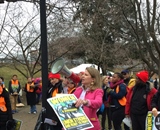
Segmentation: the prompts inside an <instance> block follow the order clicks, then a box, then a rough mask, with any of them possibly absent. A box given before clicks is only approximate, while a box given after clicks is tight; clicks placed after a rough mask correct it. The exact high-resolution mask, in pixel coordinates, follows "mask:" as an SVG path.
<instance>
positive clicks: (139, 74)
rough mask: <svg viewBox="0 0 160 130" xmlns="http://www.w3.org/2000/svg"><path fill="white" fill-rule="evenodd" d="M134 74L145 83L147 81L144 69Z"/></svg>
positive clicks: (146, 73)
mask: <svg viewBox="0 0 160 130" xmlns="http://www.w3.org/2000/svg"><path fill="white" fill-rule="evenodd" d="M136 76H137V77H138V78H139V79H140V80H142V81H143V82H145V83H146V82H147V81H148V72H147V71H145V70H143V71H140V72H138V73H137V74H136Z"/></svg>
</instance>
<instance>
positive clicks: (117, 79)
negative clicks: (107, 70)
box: [112, 74, 120, 83]
mask: <svg viewBox="0 0 160 130" xmlns="http://www.w3.org/2000/svg"><path fill="white" fill-rule="evenodd" d="M119 80H120V78H119V77H118V75H117V74H114V75H113V77H112V82H113V83H116V82H118V81H119Z"/></svg>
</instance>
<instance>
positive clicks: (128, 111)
mask: <svg viewBox="0 0 160 130" xmlns="http://www.w3.org/2000/svg"><path fill="white" fill-rule="evenodd" d="M150 86H151V85H150ZM133 88H134V87H133ZM133 88H131V89H129V91H128V93H127V96H126V98H127V103H126V106H125V114H126V115H130V102H131V99H132V95H133ZM150 88H151V89H150V92H149V93H148V94H147V106H148V110H151V100H152V97H153V96H154V94H155V93H156V92H157V89H155V88H154V87H150Z"/></svg>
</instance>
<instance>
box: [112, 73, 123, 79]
mask: <svg viewBox="0 0 160 130" xmlns="http://www.w3.org/2000/svg"><path fill="white" fill-rule="evenodd" d="M114 74H116V75H117V76H118V77H119V78H120V79H123V75H122V74H121V73H119V72H115V73H114Z"/></svg>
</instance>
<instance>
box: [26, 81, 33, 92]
mask: <svg viewBox="0 0 160 130" xmlns="http://www.w3.org/2000/svg"><path fill="white" fill-rule="evenodd" d="M31 85H34V83H31V84H29V83H27V92H33V91H34V88H31Z"/></svg>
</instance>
